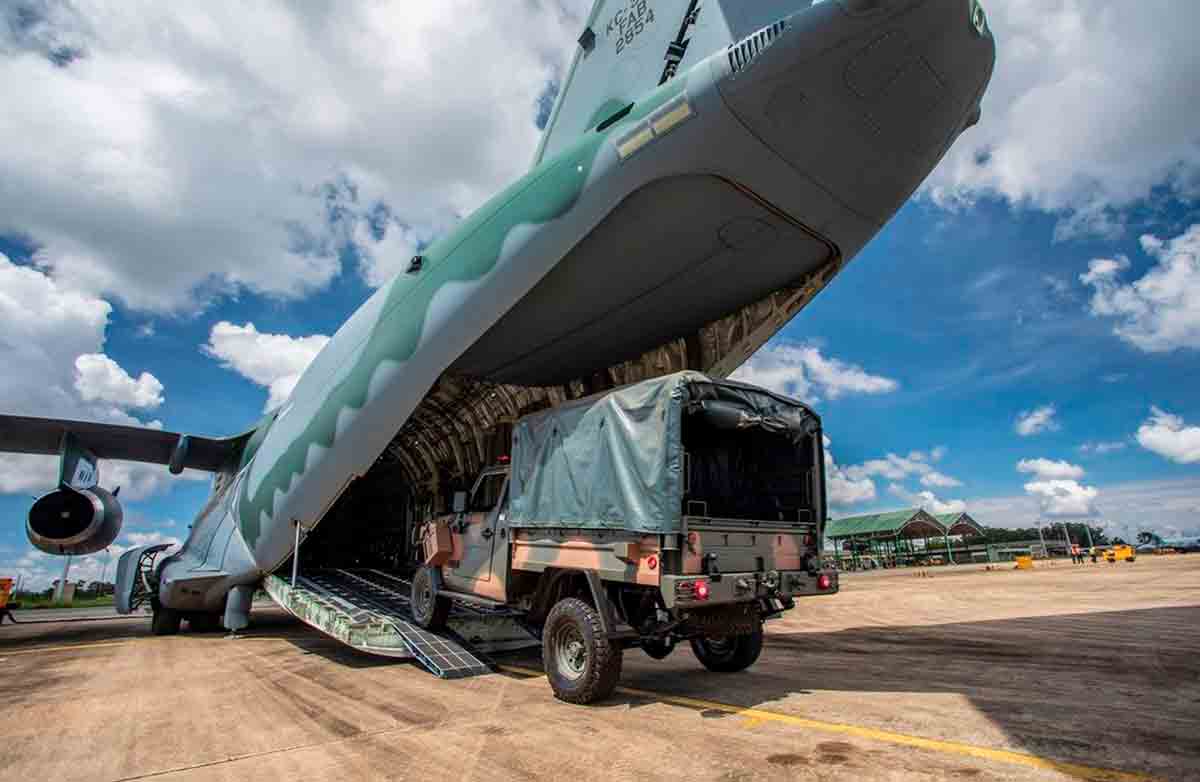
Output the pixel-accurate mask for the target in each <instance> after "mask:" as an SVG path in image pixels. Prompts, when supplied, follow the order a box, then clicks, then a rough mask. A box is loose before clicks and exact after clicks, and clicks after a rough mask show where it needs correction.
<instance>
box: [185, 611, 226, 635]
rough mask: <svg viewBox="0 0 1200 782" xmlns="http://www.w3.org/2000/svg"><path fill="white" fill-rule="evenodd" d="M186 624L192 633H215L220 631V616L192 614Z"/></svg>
mask: <svg viewBox="0 0 1200 782" xmlns="http://www.w3.org/2000/svg"><path fill="white" fill-rule="evenodd" d="M187 623H188V630H191V631H192V632H193V633H215V632H217V631H218V630H220V629H222V628H221V615H220V614H192V615H191V616H189V617H188V620H187Z"/></svg>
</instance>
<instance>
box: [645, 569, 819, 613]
mask: <svg viewBox="0 0 1200 782" xmlns="http://www.w3.org/2000/svg"><path fill="white" fill-rule="evenodd" d="M661 584H662V594H663V602H665V603H666V606H667V608H668V609H673V608H676V607H680V608H698V607H701V606H711V605H721V604H723V603H742V602H746V601H747V600H754V599H756V598H772V597H806V596H810V595H832V594H834V593H836V592H837V591H838V578H837V571H835V570H822V571H820V572H818V573H815V574H813V573H809V572H808V571H805V570H779V571H769V572H766V573H763V572H745V573H721V574H719V575H716V574H714V575H707V576H670V575H664V576H663V577H662V581H661ZM701 584H703V585H704V586H703V588H701V587H700V585H701ZM825 585H827V586H825ZM823 586H824V588H822V587H823Z"/></svg>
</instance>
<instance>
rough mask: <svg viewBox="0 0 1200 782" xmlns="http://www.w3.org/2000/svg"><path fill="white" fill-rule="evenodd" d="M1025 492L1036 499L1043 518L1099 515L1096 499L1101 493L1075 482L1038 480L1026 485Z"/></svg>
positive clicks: (1093, 487)
mask: <svg viewBox="0 0 1200 782" xmlns="http://www.w3.org/2000/svg"><path fill="white" fill-rule="evenodd" d="M1025 491H1026V493H1028V494H1029V495H1030V496H1032V497H1035V498H1036V499H1037V501H1038V505H1039V507H1040V508H1041V511H1042V515H1043V516H1051V517H1066V518H1072V517H1079V516H1095V515H1097V511H1096V505H1095V499H1096V497H1098V496H1099V494H1100V491H1099V489H1097V488H1096V487H1095V486H1084V485H1082V484H1081V483H1079V481H1073V480H1037V481H1030V482H1029V483H1027V484H1025Z"/></svg>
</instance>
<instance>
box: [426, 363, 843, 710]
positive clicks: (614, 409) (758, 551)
mask: <svg viewBox="0 0 1200 782" xmlns="http://www.w3.org/2000/svg"><path fill="white" fill-rule="evenodd" d="M825 511H826V506H825V485H824V452H823V444H822V435H821V424H820V419H819V418H818V417H817V415H816V414H815V413H814V412H813V411H812V410H810V409H809V408H808V407H806V406H805V405H803V404H801V403H799V402H796V401H794V400H791V399H787V398H785V397H782V396H779V395H777V394H774V393H771V392H769V391H766V390H764V389H760V388H755V387H752V386H748V385H744V384H741V383H735V382H730V381H724V380H713V379H710V378H708V377H706V376H704V375H700V374H698V373H695V372H682V373H678V374H674V375H669V376H666V377H662V378H657V379H654V380H649V381H645V382H642V383H637V384H634V385H631V386H625V387H623V388H620V389H616V390H613V391H609V392H605V393H602V394H598V395H595V396H592V397H588V398H585V399H581V400H578V401H575V402H571V403H568V404H565V405H562V406H560V407H557V408H553V409H550V410H545V411H542V412H539V413H534V414H532V415H528V416H525V417H524V418H522V419H520V420H519V421H517V422H516V424H515V425H514V427H513V435H512V449H511V460H510V461H506V462H502V463H500V464H497V465H495V466H493V467H489V468H488V469H486V470H484V471H483V473H482V474H481V475H479V476H478V478H477V480H476V481H475V483H474V487H473V489H472V491H471V492H470V493H469V495H468V493H466V492H462V493H459V494H457V495H455V498H454V504H453V513H450V514H447V515H443V516H440V517H438V518H434V519H431V520H428V521H427V522H426V523H425V524H424V525H423V527H422V528H421V531H420V535H421V540H422V549H423V557H424V562H423V566H422V567H421V568H420V569H419V570H418V571H417V573H416V574H415V575H414V577H413V590H412V608H413V615H414V617H415V618H416V620H417V621H418V622H419V623H420V624H422V625H424V626H425V627H427V628H436V627H438V626H440V625H441V624H443V623H444V622H445V620H446V616H447V614H448V612H449V609H450V600H451V599H452V598H453V599H461V600H467V601H474V602H477V603H485V604H491V605H497V604H504V605H507V606H509V607H514V608H517V609H519V610H521V611H522V612H523V613H524V616H525V617H526V619H527V621H528V622H529V624H530V625H531V626H534V627H536V628H539V629H540V633H541V638H542V649H543V660H544V663H545V666H546V670H547V674H548V676H549V679H550V684H551V686H552V687H553V689H554V692H555V694H556V695H557V696H558V697H559V698H562V699H563V700H567V701H571V702H575V703H588V702H591V701H594V700H597V699H600V698H603V697H605V696H606V695H608V694H609V693H610V692H611V691H612V690H613V688H614V687H615V686H616V683H617V679H618V678H619V676H620V671H621V661H622V655H623V652H624V650H626V649H629V648H632V647H640V648H641V649H643V650H644V651H645V652H646V653H647V654H649V655H650V656H651V657H654V658H657V659H661V658H663V657H666V656H667V655H668V654H670V653H671V652H672V650H673V649H674V648H675V646H676V645H677V644H678V643H680V642H683V641H687V642H689V644H690V646H691V648H692V650H693V652H694V653H695V654H696V656H697V657H698V658H699V660H700V662H701V663H703V664H704V666H705V667H706V668H708V669H709V670H712V671H718V672H731V671H739V670H742V669H744V668H746V667H748V666H750V665H752V664H753V663H754V661H755V660H756V659H757V658H758V656H759V653H760V652H761V650H762V645H763V629H762V623H763V620H764V619H768V618H771V617H775V616H778V615H779V614H781V613H782V612H783V611H786V610H788V609H790V608H792V607H793V606H794V600H793V598H794V597H797V596H801V595H817V594H832V593H834V592H836V591H837V589H838V582H837V573H836V571H835V570H831V569H822V566H821V560H820V556H819V552H820V542H821V534H822V530H823V528H824V523H825Z"/></svg>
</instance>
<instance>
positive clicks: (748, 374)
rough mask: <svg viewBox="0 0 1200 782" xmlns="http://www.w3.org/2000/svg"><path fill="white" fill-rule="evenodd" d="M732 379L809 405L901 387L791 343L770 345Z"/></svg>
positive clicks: (894, 382) (771, 343) (855, 365)
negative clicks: (806, 402) (845, 396)
mask: <svg viewBox="0 0 1200 782" xmlns="http://www.w3.org/2000/svg"><path fill="white" fill-rule="evenodd" d="M731 377H732V378H733V379H734V380H740V381H742V382H745V383H752V384H754V385H757V386H763V387H764V388H769V389H771V390H772V391H776V392H778V393H781V394H786V395H788V396H794V397H798V398H800V399H804V400H806V401H816V400H818V399H821V398H826V399H837V398H838V397H840V396H842V395H844V394H888V393H891V392H893V391H895V390H896V389H897V388H899V387H900V384H899V383H897V382H896V381H895V380H892V379H891V378H887V377H883V376H881V375H872V374H870V373H869V372H867V371H866V370H864V369H863V368H862V367H860V366H858V365H857V364H850V363H847V362H845V361H841V360H840V359H836V358H829V357H826V356H824V355H822V354H821V350H820V348H818V347H816V346H814V345H796V344H792V343H788V342H769V343H767V344H766V345H764V346H763V347H762V348H760V349H759V350H758V352H757V353H755V354H754V355H753V356H751V357H750V358H749V359H748V360H747V361H746V363H745V364H742V366H740V367H738V369H737V370H736V371H735V372H734V373H733V375H732V376H731Z"/></svg>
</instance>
